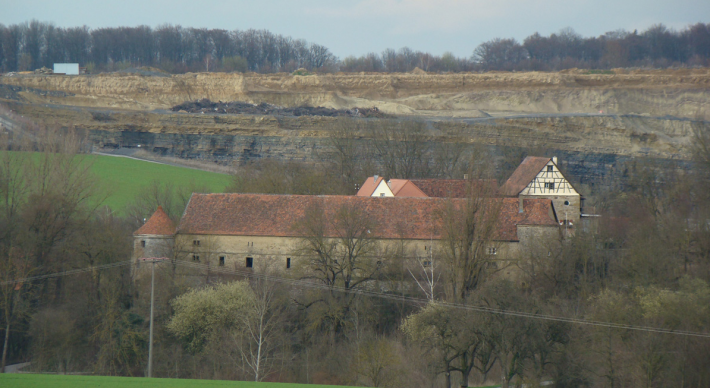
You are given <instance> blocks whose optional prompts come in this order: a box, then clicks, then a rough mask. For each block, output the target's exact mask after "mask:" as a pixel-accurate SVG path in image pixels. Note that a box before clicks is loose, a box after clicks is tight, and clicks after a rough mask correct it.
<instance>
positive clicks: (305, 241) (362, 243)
mask: <svg viewBox="0 0 710 388" xmlns="http://www.w3.org/2000/svg"><path fill="white" fill-rule="evenodd" d="M333 210H334V212H333V213H331V214H327V213H326V211H325V209H324V208H323V207H322V206H321V205H320V204H314V205H312V206H310V207H309V208H308V209H307V210H306V214H305V216H304V219H302V220H301V221H300V222H299V223H297V224H296V225H294V228H297V229H299V231H300V233H303V235H304V237H303V238H302V241H301V243H300V247H299V248H298V249H297V251H296V252H295V253H296V254H297V255H299V256H301V257H302V259H300V261H299V267H300V268H299V270H300V273H301V277H302V278H304V279H312V280H314V281H316V282H318V283H321V284H322V285H324V286H325V287H326V289H327V291H325V292H322V293H318V292H316V293H315V294H313V295H310V296H309V297H308V298H307V300H305V301H300V302H299V303H300V304H301V305H302V306H303V307H304V308H306V309H308V310H309V312H310V313H311V321H312V324H313V325H315V327H318V326H321V325H324V324H327V325H328V326H329V327H330V333H331V339H333V340H334V339H335V336H336V334H339V333H340V332H341V331H342V329H343V327H344V325H345V324H346V322H347V321H348V317H349V315H350V313H351V309H352V304H353V301H354V298H355V295H354V294H352V293H351V292H350V291H353V290H358V289H362V288H363V287H364V286H365V285H366V284H367V283H369V282H371V281H373V280H375V278H376V274H377V273H378V272H379V271H380V269H381V268H382V266H383V265H384V263H383V262H382V261H381V260H383V259H381V260H379V259H376V258H375V257H376V256H378V253H379V249H378V245H377V241H376V240H375V236H376V235H377V230H376V225H374V224H373V223H372V221H371V218H370V217H368V216H367V213H366V212H365V209H363V208H362V207H361V206H358V205H355V204H345V205H343V206H341V207H339V208H337V209H333ZM384 256H385V255H382V257H384ZM343 291H345V292H343ZM315 327H314V328H315Z"/></svg>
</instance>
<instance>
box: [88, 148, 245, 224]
mask: <svg viewBox="0 0 710 388" xmlns="http://www.w3.org/2000/svg"><path fill="white" fill-rule="evenodd" d="M87 158H89V160H93V166H92V171H93V172H94V174H96V175H97V176H98V177H99V179H100V180H101V184H102V186H104V187H105V188H106V190H107V191H108V192H109V193H110V194H111V196H110V197H108V198H107V199H106V202H105V203H104V204H105V205H107V206H108V207H110V208H111V209H113V210H114V211H118V212H119V213H120V212H122V211H123V209H125V207H126V205H127V204H129V203H130V202H131V201H133V199H134V198H135V196H136V195H137V194H138V193H140V192H141V190H142V189H143V188H145V187H148V186H150V184H151V183H152V182H154V181H158V182H161V183H163V184H165V183H171V184H172V185H173V187H176V188H177V187H181V186H189V185H191V184H192V185H196V186H198V187H202V186H204V187H206V188H208V189H209V191H210V192H212V193H222V192H224V189H225V188H226V187H227V186H228V185H229V183H230V181H231V177H230V176H229V175H226V174H219V173H216V172H209V171H202V170H196V169H192V168H186V167H176V166H171V165H168V164H161V163H155V162H149V161H141V160H136V159H130V158H121V157H114V156H104V155H91V156H87ZM94 158H95V159H94Z"/></svg>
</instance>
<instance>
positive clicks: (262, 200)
mask: <svg viewBox="0 0 710 388" xmlns="http://www.w3.org/2000/svg"><path fill="white" fill-rule="evenodd" d="M472 187H475V188H478V189H480V190H471V188H472ZM472 192H475V193H482V192H485V193H489V194H490V195H487V196H486V199H485V201H483V203H485V205H484V206H485V207H486V209H484V211H493V210H492V209H494V210H495V215H496V216H495V222H494V232H493V235H492V239H491V241H490V242H489V245H490V246H489V247H488V248H487V251H488V253H489V254H490V255H491V256H495V260H503V261H505V260H517V259H518V258H520V257H521V254H522V253H524V252H526V251H527V250H529V249H530V247H532V246H533V245H535V244H537V243H539V242H540V241H544V240H546V239H555V240H558V239H559V237H560V233H561V228H560V226H561V225H562V224H564V222H565V221H567V222H568V225H571V224H572V223H573V222H575V221H577V220H578V219H579V203H580V196H579V193H578V192H577V191H576V190H575V189H574V188H573V187H572V185H571V184H570V183H569V182H568V181H567V180H566V179H565V177H564V176H563V175H562V173H561V172H560V171H559V169H558V168H557V163H556V158H540V157H528V158H526V159H525V160H524V161H523V162H522V163H521V164H520V166H519V167H518V169H516V171H515V172H514V173H513V175H512V176H511V177H510V179H508V181H507V182H506V183H505V184H504V185H503V186H502V187H501V188H500V189H498V188H497V187H496V184H495V182H494V181H487V180H478V181H472V180H466V179H464V180H437V179H424V180H406V179H391V180H389V181H385V180H384V179H383V178H382V177H378V176H374V177H370V178H368V179H367V181H366V182H365V183H364V184H363V186H362V188H361V189H360V191H359V192H358V195H355V196H327V195H326V196H308V195H267V194H193V195H192V197H191V198H190V201H189V202H188V204H187V207H186V209H185V212H184V213H183V216H182V218H181V220H180V222H179V224H178V225H177V227H176V226H175V225H174V224H173V223H172V221H171V220H170V219H169V218H168V216H167V214H165V212H164V211H163V209H162V208H160V207H159V208H158V210H157V211H156V212H155V214H153V216H152V217H151V218H150V219H149V220H148V221H147V222H146V223H145V225H143V226H142V227H141V228H139V229H138V230H137V231H136V232H135V233H134V258H135V259H139V258H144V257H158V256H168V257H174V258H176V259H178V260H188V261H192V262H197V263H202V264H209V265H214V266H217V267H222V266H227V267H230V268H236V269H240V268H247V269H248V268H255V267H258V266H261V265H266V264H268V265H272V266H275V267H277V268H281V269H283V270H289V269H291V268H292V266H293V264H294V263H295V262H296V261H298V260H299V259H300V258H301V256H303V254H302V252H303V251H302V250H300V247H301V246H302V245H303V242H304V240H305V239H307V238H312V237H314V236H313V235H312V233H313V231H314V230H318V231H319V233H320V234H321V235H320V236H318V237H319V238H323V239H331V240H335V239H343V234H344V232H343V231H342V230H339V229H338V227H337V226H336V222H335V220H336V219H337V218H338V217H339V215H340V214H342V212H343V211H344V209H345V210H347V209H350V210H352V209H356V210H357V211H356V212H354V213H353V214H356V215H357V217H363V218H365V219H366V221H367V222H366V224H367V225H369V226H368V230H367V234H368V236H367V237H368V238H370V239H373V240H374V241H376V244H377V245H378V246H379V247H380V248H382V249H381V250H380V251H381V252H384V251H387V247H392V246H395V245H397V246H400V247H402V246H403V247H405V248H406V250H407V252H408V253H407V256H408V257H422V256H428V255H431V254H432V249H440V247H441V244H442V243H445V241H444V240H445V239H446V236H445V235H444V233H443V230H444V229H445V226H446V225H444V223H445V222H447V221H446V220H444V217H442V214H443V210H444V209H445V208H447V206H448V207H453V208H454V209H460V210H461V212H464V211H466V210H465V209H466V206H467V204H468V203H469V202H468V201H470V200H471V193H472ZM488 209H491V210H488ZM313 211H318V212H319V214H320V217H321V218H320V220H321V222H322V225H319V226H318V227H317V228H314V227H313V225H306V222H307V221H306V220H307V219H308V215H309V214H311V213H312V212H313Z"/></svg>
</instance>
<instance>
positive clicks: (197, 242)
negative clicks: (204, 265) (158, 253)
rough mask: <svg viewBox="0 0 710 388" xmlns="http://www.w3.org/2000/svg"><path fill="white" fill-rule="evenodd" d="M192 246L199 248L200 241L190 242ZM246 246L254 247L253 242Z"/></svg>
mask: <svg viewBox="0 0 710 388" xmlns="http://www.w3.org/2000/svg"><path fill="white" fill-rule="evenodd" d="M192 245H194V246H196V247H199V246H200V240H192ZM144 246H145V245H144ZM247 246H248V247H253V246H254V242H253V241H249V242H247Z"/></svg>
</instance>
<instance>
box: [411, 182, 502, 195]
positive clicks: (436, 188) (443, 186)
mask: <svg viewBox="0 0 710 388" xmlns="http://www.w3.org/2000/svg"><path fill="white" fill-rule="evenodd" d="M411 182H412V183H414V185H416V186H417V187H418V188H419V189H420V190H421V191H422V192H424V194H426V195H427V196H428V197H437V198H466V197H468V192H469V190H468V189H469V188H471V189H472V190H471V191H473V192H474V193H489V195H490V196H494V195H495V194H496V193H497V192H498V183H497V182H496V181H495V179H474V180H467V179H412V180H411ZM478 185H481V186H478ZM471 186H473V187H471Z"/></svg>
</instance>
